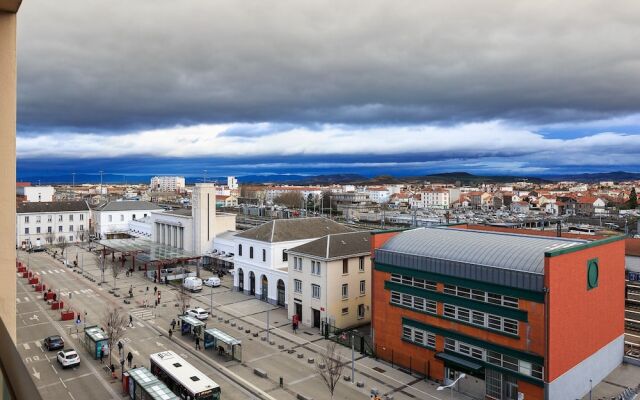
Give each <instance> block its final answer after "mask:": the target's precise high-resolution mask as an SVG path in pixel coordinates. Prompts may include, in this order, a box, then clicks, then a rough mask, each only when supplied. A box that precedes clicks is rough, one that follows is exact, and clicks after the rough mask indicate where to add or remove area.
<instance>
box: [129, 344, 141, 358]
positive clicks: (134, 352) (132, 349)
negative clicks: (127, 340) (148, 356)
mask: <svg viewBox="0 0 640 400" xmlns="http://www.w3.org/2000/svg"><path fill="white" fill-rule="evenodd" d="M129 351H131V352H132V353H133V354H135V355H137V356H139V355H140V352H139V351H138V350H136V349H134V348H133V347H131V346H129Z"/></svg>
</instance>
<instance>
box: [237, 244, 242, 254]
mask: <svg viewBox="0 0 640 400" xmlns="http://www.w3.org/2000/svg"><path fill="white" fill-rule="evenodd" d="M238 255H239V256H241V255H242V245H241V244H239V245H238Z"/></svg>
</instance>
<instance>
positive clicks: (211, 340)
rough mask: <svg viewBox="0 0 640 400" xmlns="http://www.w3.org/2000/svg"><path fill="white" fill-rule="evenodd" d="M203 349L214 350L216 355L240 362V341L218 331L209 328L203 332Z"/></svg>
mask: <svg viewBox="0 0 640 400" xmlns="http://www.w3.org/2000/svg"><path fill="white" fill-rule="evenodd" d="M204 348H205V349H210V348H213V349H216V350H218V354H220V355H226V356H227V357H228V358H229V359H230V360H238V361H240V362H242V341H241V340H239V339H236V338H234V337H233V336H231V335H229V334H227V333H225V332H222V331H221V330H220V329H216V328H210V329H207V330H205V331H204Z"/></svg>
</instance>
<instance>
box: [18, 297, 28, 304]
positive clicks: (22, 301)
mask: <svg viewBox="0 0 640 400" xmlns="http://www.w3.org/2000/svg"><path fill="white" fill-rule="evenodd" d="M30 301H31V299H30V298H28V297H26V296H25V297H23V298H22V299H21V298H20V297H16V303H18V304H19V303H28V302H30Z"/></svg>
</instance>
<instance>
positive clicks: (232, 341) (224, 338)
mask: <svg viewBox="0 0 640 400" xmlns="http://www.w3.org/2000/svg"><path fill="white" fill-rule="evenodd" d="M204 332H205V333H207V334H209V335H211V336H213V337H215V338H216V339H218V340H219V341H221V342H223V343H226V344H228V345H230V346H235V345H237V344H241V343H242V342H241V341H240V340H238V339H236V338H234V337H233V336H231V335H229V334H226V333H224V332H222V331H221V330H219V329H216V328H210V329H207V330H205V331H204Z"/></svg>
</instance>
